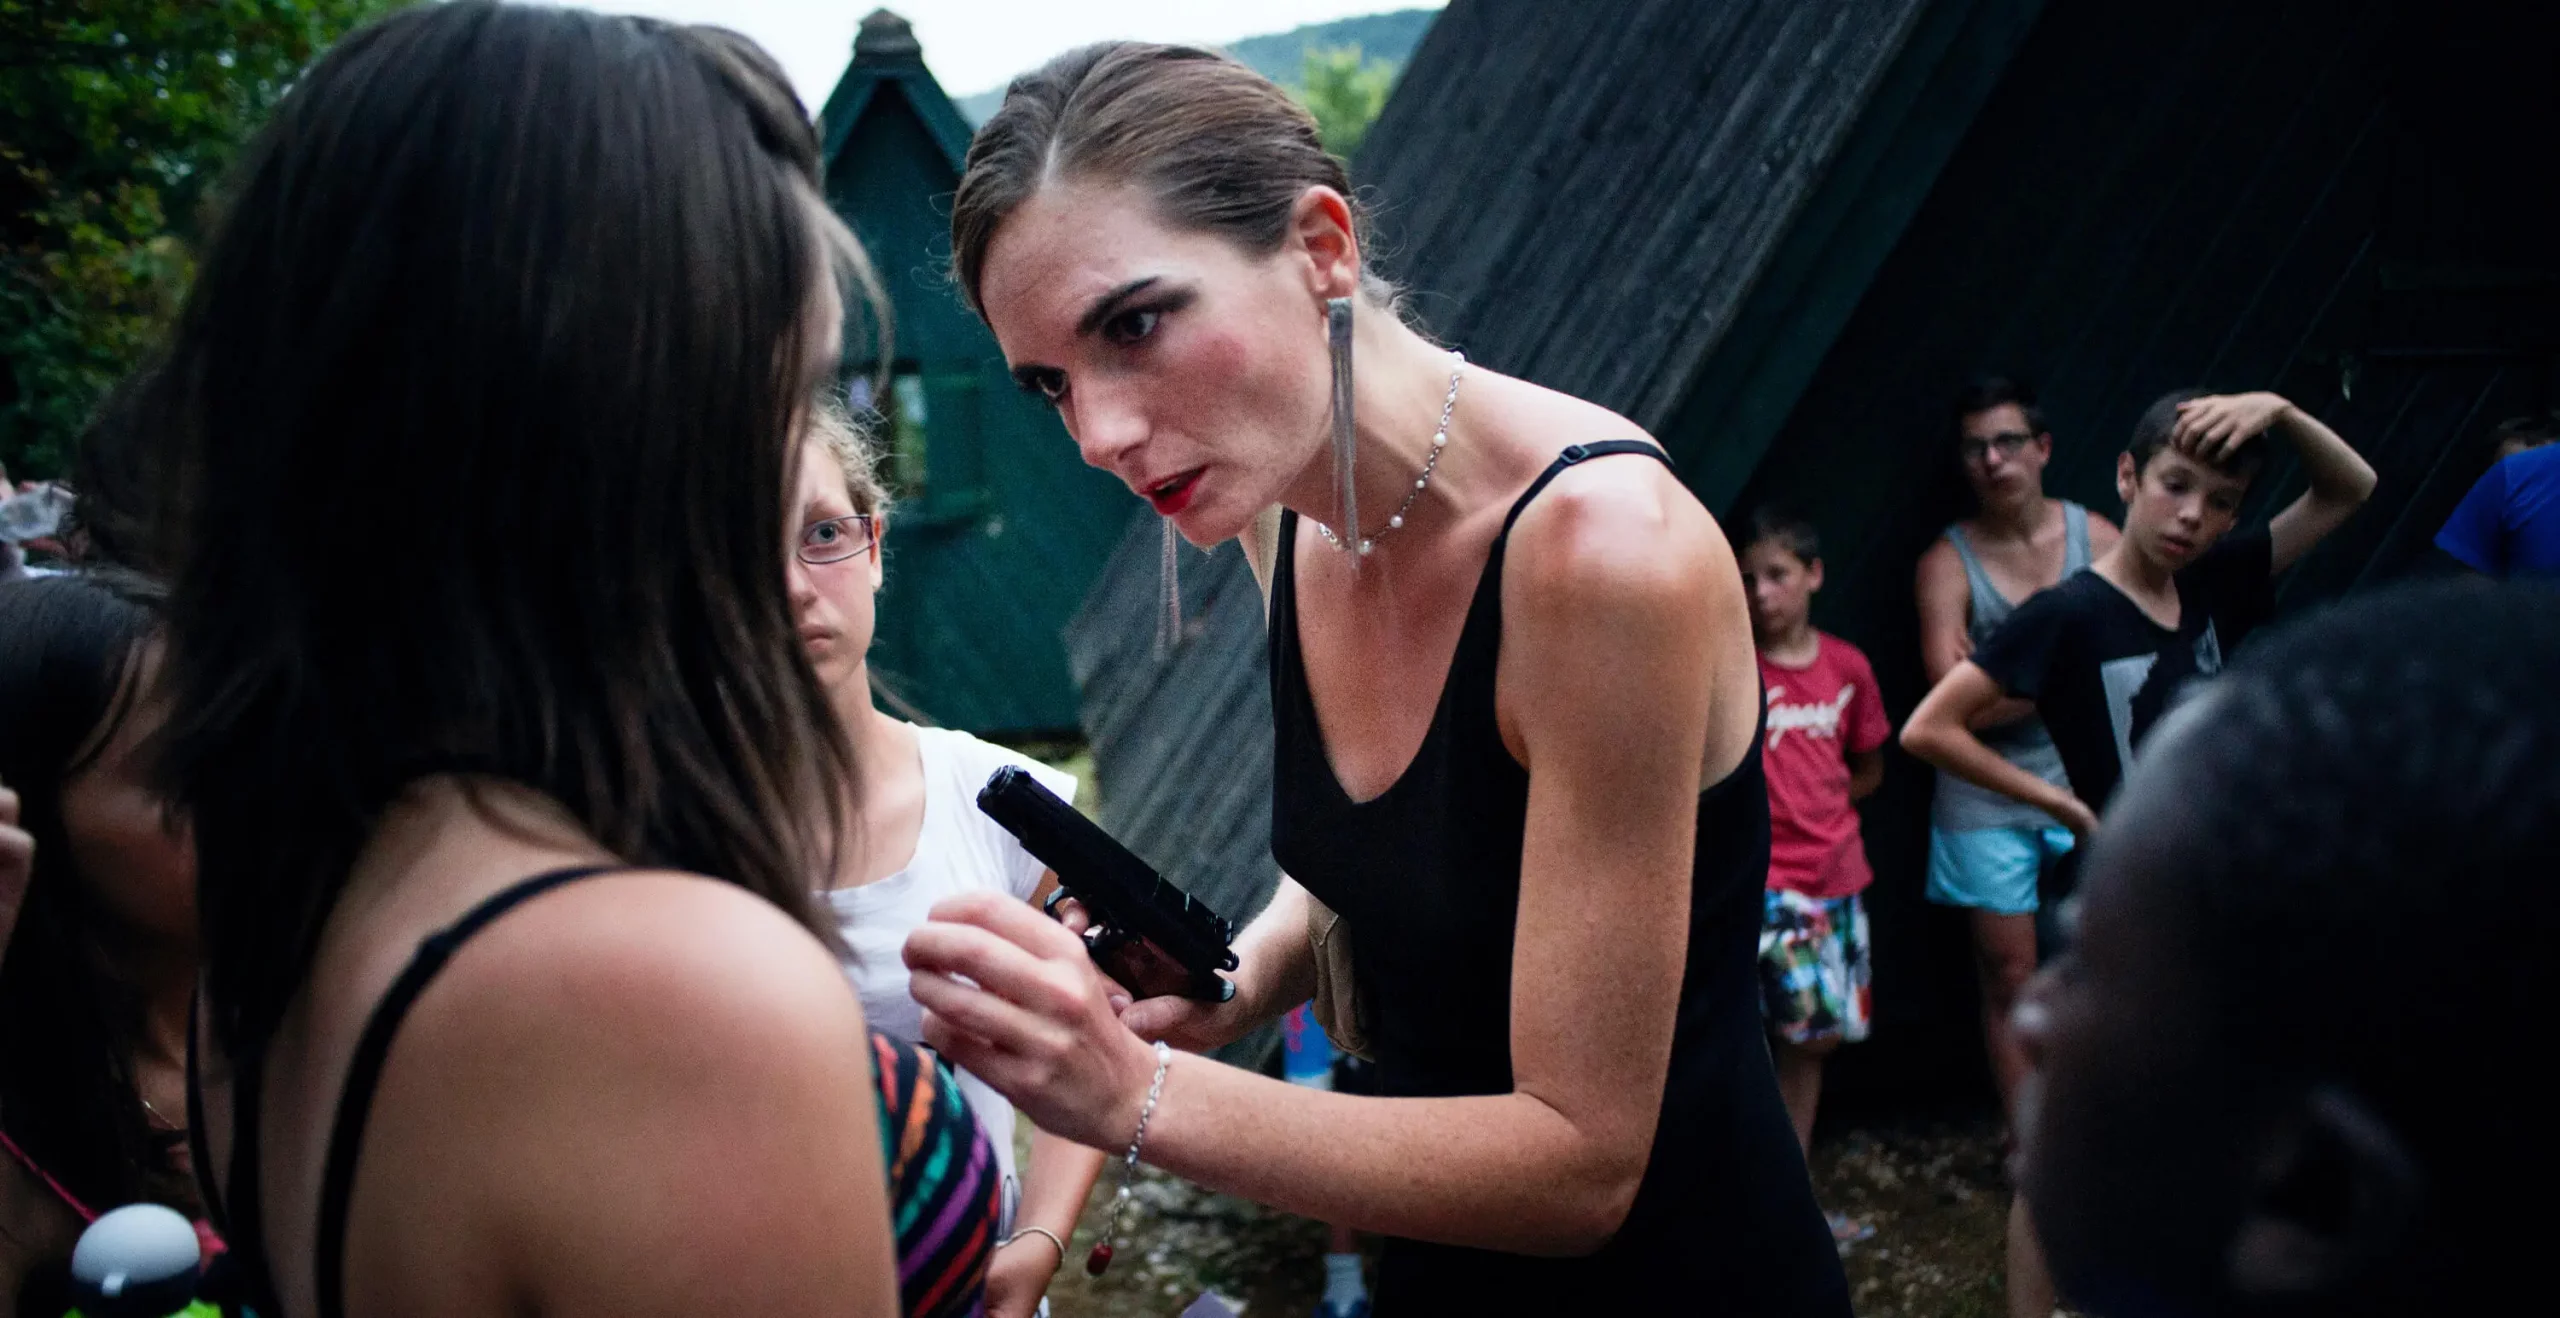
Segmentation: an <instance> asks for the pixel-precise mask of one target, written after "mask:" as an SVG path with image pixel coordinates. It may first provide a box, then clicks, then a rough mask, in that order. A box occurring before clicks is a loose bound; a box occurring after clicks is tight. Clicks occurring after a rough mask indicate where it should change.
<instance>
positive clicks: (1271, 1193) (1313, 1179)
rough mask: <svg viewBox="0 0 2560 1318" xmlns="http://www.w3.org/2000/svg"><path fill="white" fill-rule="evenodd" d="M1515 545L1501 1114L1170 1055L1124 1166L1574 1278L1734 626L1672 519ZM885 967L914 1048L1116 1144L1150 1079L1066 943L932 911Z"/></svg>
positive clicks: (1660, 1055)
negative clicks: (1521, 825)
mask: <svg viewBox="0 0 2560 1318" xmlns="http://www.w3.org/2000/svg"><path fill="white" fill-rule="evenodd" d="M1513 544H1514V554H1513V557H1512V559H1511V563H1512V567H1511V570H1510V571H1509V572H1508V573H1507V574H1506V580H1505V583H1504V605H1505V608H1504V613H1505V618H1506V622H1505V646H1504V655H1505V665H1504V674H1503V677H1502V681H1503V683H1504V686H1505V688H1506V691H1507V692H1508V693H1509V694H1508V695H1507V697H1506V699H1505V707H1506V709H1507V710H1508V711H1509V712H1510V718H1509V723H1510V725H1511V730H1512V731H1514V732H1516V734H1517V736H1518V739H1519V742H1520V745H1521V749H1522V750H1523V751H1524V752H1525V758H1526V759H1527V762H1528V764H1529V769H1530V791H1529V818H1528V825H1527V836H1526V841H1525V849H1524V854H1523V862H1522V867H1521V890H1520V911H1519V921H1518V935H1517V941H1516V944H1515V950H1514V957H1513V998H1512V1001H1511V1002H1510V1003H1509V1004H1508V1005H1509V1012H1510V1018H1511V1031H1512V1053H1513V1057H1512V1065H1513V1073H1514V1078H1515V1080H1514V1089H1513V1092H1511V1093H1507V1094H1498V1095H1487V1096H1482V1097H1468V1098H1439V1099H1379V1098H1360V1097H1352V1096H1349V1095H1341V1094H1331V1093H1325V1092H1320V1091H1315V1090H1309V1089H1303V1088H1298V1087H1294V1086H1290V1085H1286V1084H1282V1083H1280V1082H1277V1081H1271V1080H1266V1079H1264V1078H1262V1077H1260V1076H1256V1075H1251V1074H1248V1073H1245V1072H1242V1071H1238V1070H1236V1069H1234V1068H1230V1067H1224V1066H1220V1065H1218V1064H1216V1063H1213V1062H1209V1061H1206V1060H1205V1059H1200V1058H1195V1057H1188V1056H1178V1057H1176V1058H1174V1059H1173V1061H1172V1063H1171V1065H1170V1069H1169V1074H1168V1076H1167V1079H1166V1081H1165V1086H1164V1091H1163V1096H1162V1100H1161V1103H1160V1105H1159V1106H1158V1108H1157V1110H1156V1112H1155V1114H1154V1117H1153V1119H1152V1121H1151V1122H1150V1124H1149V1128H1148V1135H1147V1141H1146V1149H1145V1156H1146V1157H1147V1159H1148V1160H1149V1161H1151V1162H1155V1163H1157V1164H1159V1165H1161V1166H1163V1167H1165V1168H1166V1169H1168V1170H1170V1171H1173V1172H1175V1173H1176V1174H1178V1175H1181V1176H1185V1177H1187V1178H1189V1179H1191V1180H1194V1181H1197V1182H1199V1183H1201V1184H1203V1185H1207V1186H1210V1187H1212V1188H1215V1189H1219V1190H1223V1191H1227V1192H1229V1193H1234V1194H1239V1195H1243V1196H1245V1197H1248V1198H1251V1199H1255V1200H1257V1201H1260V1202H1263V1203H1267V1204H1271V1205H1273V1206H1275V1207H1278V1208H1281V1209H1284V1210H1286V1211H1289V1212H1293V1213H1298V1214H1301V1215H1303V1216H1307V1217H1313V1218H1319V1219H1322V1220H1325V1221H1330V1222H1337V1223H1341V1224H1344V1225H1348V1226H1352V1227H1357V1228H1365V1229H1369V1230H1375V1231H1382V1232H1388V1233H1393V1234H1397V1235H1403V1236H1409V1237H1414V1238H1419V1239H1426V1240H1437V1241H1445V1242H1449V1243H1455V1244H1464V1245H1474V1246H1481V1247H1486V1248H1494V1249H1503V1250H1510V1251H1515V1252H1522V1253H1537V1254H1559V1255H1561V1254H1578V1253H1587V1252H1589V1251H1591V1250H1593V1249H1596V1248H1598V1247H1599V1246H1600V1245H1601V1244H1603V1243H1605V1242H1606V1241H1607V1240H1608V1239H1609V1237H1610V1235H1611V1234H1612V1233H1613V1232H1614V1231H1615V1230H1616V1229H1617V1227H1618V1225H1619V1223H1620V1222H1622V1221H1623V1220H1624V1217H1625V1213H1626V1211H1627V1208H1628V1206H1629V1205H1630V1204H1631V1203H1632V1201H1633V1198H1634V1195H1635V1191H1636V1187H1637V1185H1638V1183H1639V1182H1640V1180H1641V1178H1642V1175H1643V1170H1644V1166H1645V1162H1646V1159H1647V1157H1648V1155H1649V1153H1650V1151H1651V1142H1652V1135H1653V1128H1654V1124H1655V1122H1656V1120H1657V1119H1658V1117H1659V1115H1660V1104H1661V1095H1662V1089H1663V1081H1664V1076H1665V1074H1666V1073H1667V1070H1668V1066H1669V1057H1670V1047H1671V1033H1672V1022H1673V1017H1674V1014H1675V1012H1676V1010H1677V1002H1678V995H1679V984H1680V977H1681V974H1682V970H1683V967H1684V964H1685V958H1686V952H1687V929H1688V899H1689V886H1690V869H1691V866H1692V863H1693V856H1694V831H1695V826H1696V811H1697V798H1698V792H1699V787H1700V748H1701V746H1702V745H1703V744H1704V742H1705V738H1706V729H1707V725H1708V714H1709V705H1710V694H1709V693H1710V690H1711V675H1712V671H1713V664H1712V663H1711V658H1712V655H1713V652H1714V641H1715V639H1716V638H1715V635H1714V633H1713V629H1712V627H1711V625H1710V623H1709V621H1708V620H1709V618H1710V617H1711V616H1721V615H1720V614H1719V613H1718V612H1717V606H1718V604H1719V601H1721V603H1722V604H1724V605H1729V606H1730V607H1729V608H1723V609H1722V610H1721V612H1722V613H1730V614H1731V616H1732V617H1733V618H1734V619H1737V620H1738V619H1740V618H1741V617H1742V616H1743V613H1742V610H1741V607H1740V591H1741V584H1740V580H1739V577H1738V576H1737V575H1734V574H1733V569H1732V567H1731V560H1730V553H1729V551H1722V547H1721V542H1720V541H1719V540H1717V539H1716V538H1715V533H1714V530H1713V527H1712V524H1711V523H1710V522H1709V521H1708V520H1707V518H1706V515H1705V513H1704V511H1703V510H1700V509H1698V508H1696V506H1695V505H1694V504H1693V503H1692V504H1688V505H1686V507H1685V508H1682V507H1673V506H1669V505H1668V501H1667V500H1655V501H1653V502H1651V503H1650V504H1648V503H1646V502H1644V501H1634V502H1630V501H1629V499H1628V498H1620V497H1616V496H1614V495H1609V496H1604V495H1598V494H1594V495H1582V494H1577V493H1575V492H1573V491H1570V490H1567V489H1562V488H1559V489H1557V490H1555V491H1552V492H1551V493H1550V494H1549V495H1548V496H1547V497H1546V498H1545V499H1542V500H1541V501H1540V502H1539V503H1538V504H1537V505H1534V506H1533V509H1532V515H1531V516H1530V517H1528V518H1524V519H1523V521H1522V523H1521V524H1520V526H1519V528H1518V529H1517V530H1516V531H1515V539H1514V541H1513ZM1719 553H1721V561H1722V563H1723V564H1724V566H1723V569H1722V574H1721V575H1723V576H1732V577H1733V579H1732V580H1730V581H1723V580H1720V579H1718V577H1719V574H1718V573H1717V572H1716V571H1715V570H1714V568H1713V564H1714V563H1715V562H1717V561H1718V555H1719ZM1737 625H1738V624H1737ZM907 960H908V964H909V965H910V966H911V967H913V968H914V969H915V971H916V977H915V981H914V986H915V993H916V997H917V999H918V1000H919V1001H920V1002H922V1003H924V1004H925V1006H926V1007H927V1008H928V1015H927V1017H926V1024H925V1030H926V1037H927V1038H928V1039H929V1040H931V1041H933V1042H935V1043H936V1044H937V1045H940V1046H944V1047H946V1048H947V1049H948V1051H950V1053H951V1054H952V1056H953V1057H954V1058H955V1060H958V1061H959V1062H961V1063H962V1064H963V1065H966V1066H968V1067H969V1068H970V1069H971V1070H972V1071H973V1072H975V1073H977V1074H978V1075H979V1076H981V1077H982V1078H984V1079H986V1080H987V1081H988V1082H989V1083H990V1084H993V1085H995V1086H996V1087H997V1088H998V1089H1000V1090H1002V1091H1004V1092H1005V1093H1006V1094H1007V1095H1008V1096H1010V1097H1012V1098H1013V1099H1014V1100H1015V1101H1016V1102H1017V1103H1018V1104H1020V1105H1021V1106H1022V1107H1023V1109H1024V1110H1025V1111H1026V1112H1029V1113H1031V1114H1032V1116H1033V1119H1034V1120H1036V1121H1038V1122H1040V1124H1042V1125H1043V1126H1044V1127H1047V1128H1050V1129H1055V1130H1059V1131H1061V1132H1062V1133H1065V1134H1068V1135H1070V1136H1071V1137H1073V1138H1075V1139H1078V1140H1080V1141H1089V1142H1094V1143H1097V1144H1100V1145H1101V1146H1102V1147H1104V1148H1106V1149H1112V1148H1120V1147H1125V1146H1126V1144H1127V1143H1128V1141H1129V1138H1130V1134H1131V1132H1132V1131H1133V1130H1134V1129H1135V1126H1136V1123H1137V1116H1138V1111H1139V1108H1140V1106H1141V1105H1142V1103H1143V1100H1144V1096H1145V1093H1146V1090H1147V1086H1148V1082H1149V1080H1150V1078H1151V1077H1152V1076H1153V1074H1154V1071H1155V1061H1154V1058H1153V1057H1152V1055H1151V1054H1150V1053H1149V1052H1148V1050H1147V1049H1146V1047H1145V1045H1144V1044H1143V1043H1141V1042H1140V1041H1139V1040H1138V1039H1137V1038H1136V1036H1134V1035H1132V1034H1130V1033H1129V1032H1128V1031H1127V1030H1126V1029H1125V1028H1123V1027H1121V1026H1120V1024H1119V1022H1118V1021H1117V1020H1116V1019H1115V1018H1114V1017H1113V1016H1112V1014H1111V1007H1110V1005H1109V1003H1108V1002H1107V1001H1106V995H1105V992H1104V990H1103V988H1102V986H1101V984H1100V983H1099V981H1098V977H1097V976H1096V975H1095V974H1094V973H1093V971H1092V970H1091V968H1090V967H1089V966H1088V965H1087V964H1086V963H1085V959H1084V957H1083V955H1082V949H1081V947H1080V945H1079V944H1077V943H1076V941H1075V940H1074V938H1073V936H1072V935H1070V934H1068V933H1067V932H1066V931H1065V930H1063V929H1060V928H1058V927H1057V926H1056V925H1054V924H1051V923H1050V922H1048V921H1045V920H1040V919H1038V918H1037V917H1036V916H1032V915H1031V914H1030V913H1028V912H1023V911H1021V909H1020V907H1019V905H1018V904H1016V903H1008V902H999V901H992V900H990V901H980V900H977V899H975V898H957V899H954V900H952V901H950V902H946V903H945V904H944V905H943V906H941V907H938V908H937V909H936V911H935V919H934V921H933V922H931V923H928V924H927V925H926V926H925V928H924V929H922V930H920V931H918V932H917V934H916V935H915V936H914V937H913V938H911V939H910V940H909V941H908V944H907ZM1602 967H1605V968H1606V969H1605V972H1604V971H1602V970H1601V969H1600V968H1602ZM962 977H965V979H964V978H962ZM973 985H974V987H973Z"/></svg>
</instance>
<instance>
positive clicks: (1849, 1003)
mask: <svg viewBox="0 0 2560 1318" xmlns="http://www.w3.org/2000/svg"><path fill="white" fill-rule="evenodd" d="M1760 909H1761V917H1760V1012H1761V1015H1762V1016H1764V1017H1765V1018H1767V1020H1768V1022H1769V1030H1770V1032H1771V1033H1772V1034H1775V1035H1777V1036H1778V1037H1779V1038H1781V1039H1784V1040H1786V1041H1787V1042H1789V1043H1797V1044H1803V1043H1814V1042H1818V1041H1820V1040H1823V1039H1833V1038H1836V1039H1839V1040H1841V1041H1842V1042H1844V1043H1856V1042H1857V1041H1859V1040H1860V1039H1864V1038H1866V1037H1867V1022H1868V1014H1869V1012H1870V1010H1871V1008H1872V1003H1871V1002H1870V991H1869V988H1868V980H1869V978H1870V976H1871V973H1872V971H1871V968H1870V966H1869V964H1868V960H1867V907H1866V903H1864V902H1861V901H1859V900H1858V898H1857V896H1856V894H1854V893H1853V894H1851V895H1849V896H1847V897H1835V898H1832V899H1829V900H1824V899H1823V898H1820V897H1807V896H1805V895H1804V894H1803V893H1800V892H1795V891H1791V890H1789V889H1786V888H1770V889H1767V890H1765V891H1764V893H1763V894H1762V904H1761V908H1760Z"/></svg>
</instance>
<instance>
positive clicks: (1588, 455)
mask: <svg viewBox="0 0 2560 1318" xmlns="http://www.w3.org/2000/svg"><path fill="white" fill-rule="evenodd" d="M1613 453H1642V454H1644V455H1645V456H1647V457H1651V458H1656V459H1659V460H1660V461H1661V463H1662V465H1663V466H1666V467H1670V466H1671V455H1670V454H1667V453H1665V452H1663V451H1662V450H1661V449H1658V448H1655V447H1654V446H1653V445H1651V444H1648V443H1646V442H1644V441H1643V440H1641V439H1604V440H1601V441H1600V442H1598V443H1596V444H1567V445H1566V446H1565V450H1564V452H1562V453H1559V454H1557V455H1556V460H1555V461H1553V462H1550V463H1548V464H1547V469H1546V470H1545V471H1542V472H1539V473H1538V479H1536V480H1533V481H1531V482H1529V488H1528V489H1526V490H1523V491H1522V492H1521V494H1520V497H1519V499H1517V500H1516V501H1514V502H1513V503H1512V505H1511V515H1510V516H1508V517H1505V518H1503V519H1502V534H1501V536H1500V537H1498V538H1500V539H1503V540H1509V539H1510V538H1511V526H1512V524H1513V523H1514V522H1517V521H1519V520H1520V514H1522V513H1524V512H1527V511H1528V510H1529V501H1530V500H1531V499H1534V498H1537V497H1538V492H1539V491H1540V490H1543V489H1545V488H1547V482H1549V481H1551V480H1554V479H1555V478H1556V477H1558V476H1561V475H1563V474H1564V473H1565V470H1566V469H1567V468H1569V467H1571V466H1573V465H1574V464H1576V463H1579V462H1588V461H1590V460H1591V459H1593V458H1605V457H1608V456H1609V455H1611V454H1613ZM1672 470H1673V471H1675V472H1676V471H1678V470H1679V469H1678V468H1676V467H1673V468H1672Z"/></svg>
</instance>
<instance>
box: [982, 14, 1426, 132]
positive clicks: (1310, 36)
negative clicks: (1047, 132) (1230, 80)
mask: <svg viewBox="0 0 2560 1318" xmlns="http://www.w3.org/2000/svg"><path fill="white" fill-rule="evenodd" d="M1439 16H1440V11H1439V10H1437V9H1398V10H1395V11H1393V12H1390V13H1384V14H1362V15H1360V16H1359V17H1357V18H1338V19H1335V20H1334V21H1332V22H1330V23H1309V24H1307V25H1306V26H1304V27H1301V28H1294V29H1292V30H1290V31H1287V32H1278V33H1274V34H1272V35H1270V36H1263V37H1246V38H1245V39H1243V40H1242V41H1238V42H1236V43H1235V44H1234V45H1231V46H1229V47H1227V53H1228V54H1230V55H1233V56H1235V57H1236V58H1237V59H1239V60H1242V61H1243V62H1244V63H1245V65H1246V66H1247V67H1250V68H1252V69H1253V70H1254V71H1255V72H1257V73H1260V74H1261V75H1262V76H1264V77H1266V78H1269V79H1271V80H1272V81H1273V82H1276V83H1279V84H1280V85H1281V86H1283V87H1295V86H1297V85H1298V74H1299V72H1300V71H1301V70H1303V69H1305V68H1306V64H1307V52H1308V51H1310V50H1323V49H1327V48H1330V47H1334V46H1358V47H1359V48H1360V53H1361V54H1362V55H1364V56H1366V57H1368V58H1369V59H1372V60H1378V61H1382V62H1384V63H1386V64H1389V65H1392V66H1394V67H1395V68H1397V69H1402V68H1403V67H1404V62H1405V61H1406V60H1408V59H1410V58H1412V57H1413V48H1414V47H1415V46H1418V45H1420V44H1422V34H1423V33H1425V32H1428V31H1430V30H1431V20H1432V19H1434V18H1437V17H1439ZM1003 100H1004V88H1002V87H994V88H990V89H988V90H986V91H982V92H979V93H978V94H976V95H974V96H955V97H953V98H951V102H952V104H954V105H957V106H959V107H960V113H961V114H963V115H966V116H967V117H968V120H969V122H970V123H972V124H981V123H985V122H986V120H987V116H988V115H991V114H994V113H995V112H996V106H997V105H998V104H1000V103H1002V102H1003Z"/></svg>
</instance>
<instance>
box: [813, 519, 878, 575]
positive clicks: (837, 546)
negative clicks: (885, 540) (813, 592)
mask: <svg viewBox="0 0 2560 1318" xmlns="http://www.w3.org/2000/svg"><path fill="white" fill-rule="evenodd" d="M879 543H880V522H879V519H877V518H875V517H873V516H872V515H871V514H869V513H855V514H854V515H852V516H851V517H830V518H828V519H827V520H825V521H823V522H811V523H809V526H808V529H806V530H804V531H802V532H801V533H800V547H799V549H797V550H795V551H793V552H794V553H795V554H796V555H797V556H798V557H799V559H800V561H801V562H803V563H807V564H809V565H810V566H812V567H818V566H823V565H825V564H828V563H841V562H843V561H845V560H846V559H848V558H859V557H861V556H862V555H864V554H867V553H869V552H871V549H872V547H873V546H875V545H877V544H879Z"/></svg>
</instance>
